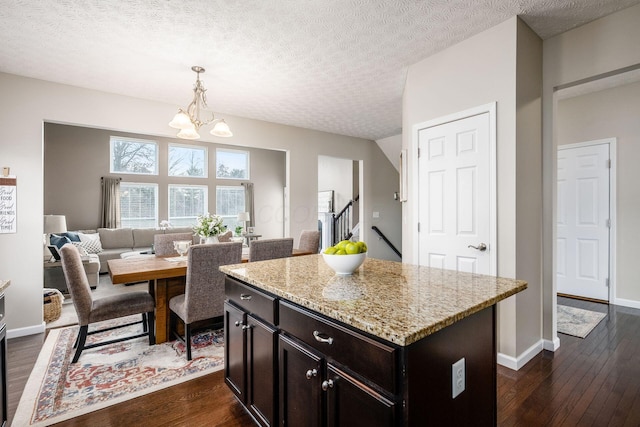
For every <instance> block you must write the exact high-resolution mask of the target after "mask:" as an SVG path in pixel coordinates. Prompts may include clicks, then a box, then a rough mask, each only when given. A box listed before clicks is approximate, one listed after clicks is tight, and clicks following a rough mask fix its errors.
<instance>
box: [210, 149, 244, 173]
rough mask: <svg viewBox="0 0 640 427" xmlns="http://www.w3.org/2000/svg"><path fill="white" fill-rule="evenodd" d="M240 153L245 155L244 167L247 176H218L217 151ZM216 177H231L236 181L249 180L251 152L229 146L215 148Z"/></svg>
mask: <svg viewBox="0 0 640 427" xmlns="http://www.w3.org/2000/svg"><path fill="white" fill-rule="evenodd" d="M220 152H225V153H242V154H244V155H245V156H246V162H245V168H246V171H247V176H245V177H242V178H235V177H229V176H218V158H219V153H220ZM215 173H216V179H232V180H237V181H249V180H250V179H251V152H250V151H247V150H234V149H231V148H216V167H215Z"/></svg>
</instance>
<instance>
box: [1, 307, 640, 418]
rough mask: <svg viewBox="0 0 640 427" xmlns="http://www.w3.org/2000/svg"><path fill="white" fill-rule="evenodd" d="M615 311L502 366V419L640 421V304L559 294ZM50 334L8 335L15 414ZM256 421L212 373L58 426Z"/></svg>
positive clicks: (220, 376)
mask: <svg viewBox="0 0 640 427" xmlns="http://www.w3.org/2000/svg"><path fill="white" fill-rule="evenodd" d="M559 303H560V304H565V305H571V306H574V307H580V308H586V309H590V310H594V311H601V312H605V313H607V314H608V316H607V317H606V318H605V319H604V320H603V321H602V322H600V324H599V325H598V326H597V327H596V328H595V329H594V330H593V331H592V332H591V333H590V334H589V335H588V336H587V337H586V338H585V339H581V338H576V337H572V336H568V335H562V334H560V335H559V336H560V348H559V349H558V350H557V351H556V352H555V353H552V352H548V351H544V352H542V353H540V354H538V355H537V356H536V357H534V358H533V360H531V361H530V362H529V363H528V364H527V365H526V366H524V367H523V368H522V369H520V370H519V371H517V372H516V371H511V370H510V369H507V368H503V367H500V366H499V367H498V425H500V426H636V427H637V426H640V310H635V309H629V308H625V307H619V306H613V305H611V306H607V305H603V304H596V303H590V302H586V301H578V300H571V299H567V298H559ZM43 339H44V336H43V335H37V336H29V337H23V338H15V339H11V340H9V342H8V370H9V373H8V379H9V394H8V397H9V422H11V419H12V417H13V414H14V413H15V410H16V407H17V405H18V401H19V400H20V395H21V394H22V390H23V388H24V384H25V383H26V381H27V378H28V376H29V372H30V371H31V369H32V367H33V365H34V363H35V360H36V358H37V355H38V352H39V351H40V347H41V346H42V342H43ZM131 425H138V426H229V427H231V426H251V425H253V422H252V420H251V418H250V417H249V415H248V414H247V413H246V412H244V410H243V409H242V407H241V406H240V404H239V403H238V402H237V401H236V400H235V398H234V397H233V395H232V393H231V391H229V389H228V388H227V386H226V385H225V384H224V379H223V372H222V371H219V372H217V373H214V374H211V375H207V376H204V377H201V378H198V379H195V380H192V381H189V382H186V383H183V384H180V385H177V386H174V387H171V388H168V389H165V390H161V391H158V392H155V393H152V394H149V395H146V396H142V397H139V398H137V399H132V400H130V401H128V402H126V403H122V404H119V405H114V406H112V407H109V408H106V409H102V410H100V411H96V412H92V413H90V414H87V415H84V416H82V417H78V418H74V419H72V420H69V421H65V422H62V423H59V424H56V426H92V427H93V426H100V427H102V426H104V427H108V426H131Z"/></svg>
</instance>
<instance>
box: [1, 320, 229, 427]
mask: <svg viewBox="0 0 640 427" xmlns="http://www.w3.org/2000/svg"><path fill="white" fill-rule="evenodd" d="M139 318H140V317H138V319H139ZM124 319H128V318H124ZM129 320H131V319H129ZM133 320H135V318H134V319H133ZM111 324H113V323H111ZM97 326H99V327H100V328H101V329H102V328H104V327H105V326H109V322H103V323H102V324H101V325H100V324H98V325H97ZM90 330H91V328H90ZM141 330H142V325H141V324H139V325H135V326H130V327H126V328H122V329H119V330H114V331H110V332H107V333H105V334H96V335H91V336H89V337H87V342H89V340H90V339H96V338H97V339H101V340H105V339H109V338H115V337H117V336H124V335H123V334H134V333H136V332H138V331H141ZM77 333H78V327H77V326H74V327H69V328H60V329H52V330H51V331H50V332H49V335H48V336H47V339H46V341H45V343H44V345H43V347H42V350H41V351H40V355H39V356H38V360H37V362H36V365H35V366H34V368H33V371H32V372H31V375H30V376H29V380H28V381H27V385H26V386H25V389H24V392H23V394H22V397H21V399H20V403H19V404H18V409H17V411H16V414H15V417H14V419H13V424H12V425H14V426H47V425H51V424H54V423H57V422H60V421H64V420H67V419H70V418H74V417H77V416H79V415H83V414H86V413H88V412H92V411H96V410H98V409H102V408H105V407H107V406H111V405H114V404H116V403H120V402H123V401H126V400H129V399H132V398H135V397H139V396H142V395H145V394H148V393H151V392H154V391H157V390H160V389H163V388H166V387H170V386H172V385H175V384H179V383H181V382H184V381H188V380H191V379H194V378H197V377H200V376H202V375H206V374H210V373H212V372H215V371H218V370H220V369H222V368H223V366H224V363H223V362H224V332H223V330H222V329H219V330H209V331H203V332H200V333H199V334H197V335H195V336H194V338H193V341H192V347H191V349H192V360H191V361H189V362H188V361H187V358H186V356H185V351H186V349H185V346H184V344H182V343H181V342H179V341H171V342H166V343H162V344H157V345H154V346H149V339H148V337H142V338H137V339H134V340H130V341H124V342H121V343H117V344H112V345H107V346H104V347H97V348H93V349H89V350H84V351H83V352H82V355H81V356H80V360H79V361H78V363H76V364H72V363H71V358H72V356H73V353H74V349H73V343H74V341H75V339H76V335H77Z"/></svg>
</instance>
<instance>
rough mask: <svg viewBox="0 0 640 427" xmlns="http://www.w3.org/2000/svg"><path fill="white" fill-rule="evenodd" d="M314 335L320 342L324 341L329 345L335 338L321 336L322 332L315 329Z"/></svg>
mask: <svg viewBox="0 0 640 427" xmlns="http://www.w3.org/2000/svg"><path fill="white" fill-rule="evenodd" d="M313 337H314V338H315V339H316V341H318V342H324V343H327V344H329V345H331V344H333V338H331V337H327V338H325V337H323V336H321V334H320V332H318V331H313Z"/></svg>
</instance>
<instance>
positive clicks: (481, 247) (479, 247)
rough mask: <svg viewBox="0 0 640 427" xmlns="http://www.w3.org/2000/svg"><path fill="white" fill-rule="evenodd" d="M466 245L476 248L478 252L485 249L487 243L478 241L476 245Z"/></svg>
mask: <svg viewBox="0 0 640 427" xmlns="http://www.w3.org/2000/svg"><path fill="white" fill-rule="evenodd" d="M467 247H468V248H473V249H476V250H478V251H480V252H484V251H486V250H487V245H485V244H484V243H480V244H479V245H478V246H473V245H469V246H467Z"/></svg>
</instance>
